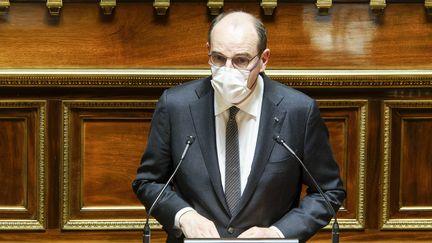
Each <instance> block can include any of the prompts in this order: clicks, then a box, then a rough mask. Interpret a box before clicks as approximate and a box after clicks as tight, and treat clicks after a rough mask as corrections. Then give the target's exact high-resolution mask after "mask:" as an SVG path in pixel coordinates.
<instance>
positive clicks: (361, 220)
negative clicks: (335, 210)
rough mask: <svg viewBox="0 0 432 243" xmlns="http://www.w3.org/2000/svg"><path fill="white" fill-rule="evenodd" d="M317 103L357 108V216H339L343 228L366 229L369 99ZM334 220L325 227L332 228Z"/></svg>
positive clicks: (329, 106) (323, 107)
mask: <svg viewBox="0 0 432 243" xmlns="http://www.w3.org/2000/svg"><path fill="white" fill-rule="evenodd" d="M317 103H318V105H319V107H320V109H325V108H355V109H357V112H358V117H359V118H358V119H359V120H358V122H359V123H358V127H357V128H356V130H357V131H358V141H357V144H358V164H357V181H356V183H355V184H356V185H357V188H356V189H357V191H356V195H355V197H356V198H357V204H356V218H354V219H344V218H338V221H339V224H340V227H341V228H343V229H364V228H365V217H366V198H365V195H366V192H365V190H366V159H367V139H366V137H367V133H368V127H369V126H368V101H367V100H356V99H334V100H324V99H318V100H317ZM333 221H334V220H333V219H332V221H331V222H330V223H329V224H328V225H327V226H326V227H325V229H331V226H332V224H333Z"/></svg>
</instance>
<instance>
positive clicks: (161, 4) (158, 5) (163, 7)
mask: <svg viewBox="0 0 432 243" xmlns="http://www.w3.org/2000/svg"><path fill="white" fill-rule="evenodd" d="M169 6H170V0H154V2H153V7H154V8H155V10H156V14H157V15H165V14H166V12H167V10H168V8H169Z"/></svg>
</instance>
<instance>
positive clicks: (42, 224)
mask: <svg viewBox="0 0 432 243" xmlns="http://www.w3.org/2000/svg"><path fill="white" fill-rule="evenodd" d="M0 108H17V109H21V108H36V109H37V114H38V121H36V124H38V127H37V128H36V130H37V131H38V132H39V133H38V134H37V135H38V140H37V141H36V143H37V144H36V152H37V155H36V168H37V176H36V180H37V181H36V187H37V188H36V189H37V192H38V193H37V199H36V200H37V212H36V219H23V220H15V219H12V220H0V231H2V230H44V229H45V228H46V211H45V208H46V206H47V202H46V190H45V187H46V178H45V168H46V157H45V139H46V138H45V121H46V119H45V117H46V101H43V100H2V101H0ZM14 211H15V210H14ZM18 211H21V208H19V209H18Z"/></svg>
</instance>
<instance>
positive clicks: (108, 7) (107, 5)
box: [99, 0, 117, 15]
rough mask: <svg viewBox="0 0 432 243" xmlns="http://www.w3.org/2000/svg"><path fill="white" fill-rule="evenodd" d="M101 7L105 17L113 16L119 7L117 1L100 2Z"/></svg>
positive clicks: (105, 0)
mask: <svg viewBox="0 0 432 243" xmlns="http://www.w3.org/2000/svg"><path fill="white" fill-rule="evenodd" d="M99 6H100V7H101V9H102V12H103V13H104V15H111V14H112V12H113V10H114V8H115V7H116V6H117V1H116V0H100V3H99Z"/></svg>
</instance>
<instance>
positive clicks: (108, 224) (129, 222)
mask: <svg viewBox="0 0 432 243" xmlns="http://www.w3.org/2000/svg"><path fill="white" fill-rule="evenodd" d="M156 102H157V100H116V101H113V100H75V101H63V121H62V123H63V138H62V141H63V157H62V169H63V173H62V179H61V181H62V185H61V188H62V189H63V192H62V194H61V195H62V196H61V197H62V198H61V203H62V214H61V222H62V226H61V227H62V229H63V230H120V229H142V228H143V227H144V222H145V220H144V219H141V218H137V219H130V218H127V219H118V218H116V219H80V220H77V219H71V214H70V208H71V201H70V198H71V196H70V193H71V192H70V187H71V186H70V185H71V183H74V182H73V181H71V177H70V174H71V171H70V169H69V168H70V149H69V144H70V139H71V138H70V136H69V134H70V130H71V127H70V122H71V121H70V119H71V115H72V109H74V108H79V109H85V108H88V109H97V108H99V109H107V108H112V109H154V108H155V106H156ZM81 210H82V211H98V212H101V211H112V210H131V211H137V210H144V207H142V206H112V207H84V208H81ZM150 224H151V226H152V228H155V229H161V228H162V226H161V225H160V224H159V223H158V222H157V221H156V220H155V219H151V220H150Z"/></svg>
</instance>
